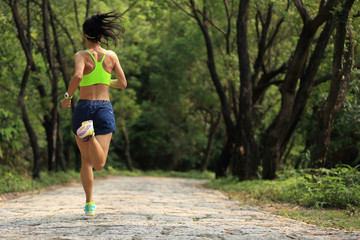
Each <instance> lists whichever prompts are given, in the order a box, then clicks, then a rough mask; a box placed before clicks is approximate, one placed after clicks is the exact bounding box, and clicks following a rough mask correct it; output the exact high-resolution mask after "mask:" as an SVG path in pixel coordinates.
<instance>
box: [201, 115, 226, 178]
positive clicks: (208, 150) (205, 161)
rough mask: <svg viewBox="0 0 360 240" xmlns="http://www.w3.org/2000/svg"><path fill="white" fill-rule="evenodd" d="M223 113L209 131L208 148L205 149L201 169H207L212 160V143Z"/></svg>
mask: <svg viewBox="0 0 360 240" xmlns="http://www.w3.org/2000/svg"><path fill="white" fill-rule="evenodd" d="M221 119H222V118H221V114H219V116H218V117H217V118H216V121H215V123H213V124H212V125H211V127H210V131H209V136H208V143H207V145H206V150H205V156H204V159H203V161H202V164H201V171H202V172H203V171H205V170H206V169H207V167H208V165H209V161H210V156H211V148H212V143H213V141H214V137H215V134H216V132H217V130H218V129H219V127H220V123H221Z"/></svg>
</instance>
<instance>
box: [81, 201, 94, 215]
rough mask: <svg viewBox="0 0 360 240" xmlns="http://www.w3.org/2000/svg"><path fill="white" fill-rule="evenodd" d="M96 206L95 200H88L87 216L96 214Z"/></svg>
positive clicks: (86, 205)
mask: <svg viewBox="0 0 360 240" xmlns="http://www.w3.org/2000/svg"><path fill="white" fill-rule="evenodd" d="M95 210H96V206H95V203H94V202H88V203H86V204H85V209H84V211H85V215H86V216H94V215H95Z"/></svg>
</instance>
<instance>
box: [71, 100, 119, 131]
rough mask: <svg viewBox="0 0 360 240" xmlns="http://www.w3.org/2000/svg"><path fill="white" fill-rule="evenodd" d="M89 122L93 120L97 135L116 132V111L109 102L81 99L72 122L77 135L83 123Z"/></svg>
mask: <svg viewBox="0 0 360 240" xmlns="http://www.w3.org/2000/svg"><path fill="white" fill-rule="evenodd" d="M87 120H93V123H94V130H95V135H104V134H108V133H112V132H115V130H116V127H115V117H114V109H113V107H112V105H111V102H109V101H105V100H85V99H80V100H79V101H78V103H77V105H76V108H75V111H74V114H73V116H72V121H71V128H72V131H73V133H74V134H75V135H76V130H77V129H78V128H79V127H80V126H81V123H82V122H84V121H87Z"/></svg>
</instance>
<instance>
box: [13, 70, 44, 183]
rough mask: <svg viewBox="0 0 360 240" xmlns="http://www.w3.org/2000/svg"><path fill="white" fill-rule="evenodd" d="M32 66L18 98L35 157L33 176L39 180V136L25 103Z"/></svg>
mask: <svg viewBox="0 0 360 240" xmlns="http://www.w3.org/2000/svg"><path fill="white" fill-rule="evenodd" d="M30 68H31V67H30V65H29V64H27V66H26V69H25V71H24V74H23V78H22V81H21V87H20V93H19V97H18V102H19V105H20V108H21V115H22V119H23V122H24V125H25V129H26V132H27V133H28V136H29V139H30V144H31V148H32V151H33V156H34V162H33V171H32V176H33V178H39V176H40V175H39V174H40V163H39V161H40V159H41V156H40V148H39V145H38V141H37V136H36V133H35V131H34V129H33V127H32V125H31V123H30V120H29V116H28V113H27V111H26V106H25V102H24V98H25V89H26V84H27V81H28V79H29V74H30Z"/></svg>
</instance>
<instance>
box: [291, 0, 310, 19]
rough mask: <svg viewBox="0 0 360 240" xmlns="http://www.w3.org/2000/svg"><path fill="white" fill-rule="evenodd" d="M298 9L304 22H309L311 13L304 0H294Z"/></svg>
mask: <svg viewBox="0 0 360 240" xmlns="http://www.w3.org/2000/svg"><path fill="white" fill-rule="evenodd" d="M293 2H294V4H295V6H296V8H297V10H298V11H299V13H300V16H301V19H302V20H303V23H304V24H305V23H307V22H308V21H310V20H311V17H310V15H309V13H308V12H307V10H306V8H305V5H304V3H303V1H302V0H293Z"/></svg>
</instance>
